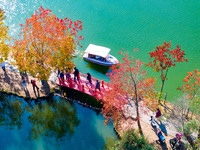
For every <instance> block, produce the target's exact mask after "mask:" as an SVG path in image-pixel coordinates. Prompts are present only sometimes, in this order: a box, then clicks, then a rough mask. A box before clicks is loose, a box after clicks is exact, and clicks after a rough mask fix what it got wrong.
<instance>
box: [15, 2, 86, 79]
mask: <svg viewBox="0 0 200 150" xmlns="http://www.w3.org/2000/svg"><path fill="white" fill-rule="evenodd" d="M81 23H82V22H81V21H77V22H74V21H71V19H68V18H64V19H59V18H58V17H56V15H54V14H53V13H52V11H51V10H49V9H44V8H42V6H41V7H40V8H39V9H38V11H35V14H33V15H31V18H29V19H26V24H25V25H22V24H21V27H22V28H21V31H22V32H21V33H20V38H18V39H15V40H14V58H15V60H16V61H17V62H18V66H21V67H22V68H24V69H25V70H27V72H29V73H33V72H34V73H35V72H36V73H38V74H39V76H40V77H41V78H45V79H47V78H48V76H49V74H50V73H51V70H56V69H60V70H62V71H67V70H68V68H72V67H73V66H74V65H73V62H72V57H73V54H74V51H75V46H77V45H79V40H83V39H84V38H83V36H78V32H79V31H80V30H81V29H82V25H81ZM70 30H72V31H71V33H70ZM77 36H78V37H79V38H77ZM19 56H23V57H19ZM24 62H26V66H27V67H26V68H25V66H24V65H21V64H22V63H24Z"/></svg>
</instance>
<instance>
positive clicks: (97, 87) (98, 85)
mask: <svg viewBox="0 0 200 150" xmlns="http://www.w3.org/2000/svg"><path fill="white" fill-rule="evenodd" d="M96 89H98V90H99V91H101V89H100V82H99V81H98V80H96V87H95V90H96Z"/></svg>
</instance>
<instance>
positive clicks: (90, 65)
mask: <svg viewBox="0 0 200 150" xmlns="http://www.w3.org/2000/svg"><path fill="white" fill-rule="evenodd" d="M86 67H87V68H90V69H92V70H96V71H98V72H100V73H102V74H106V73H107V72H108V70H109V67H108V66H101V65H98V64H94V63H90V62H87V65H86Z"/></svg>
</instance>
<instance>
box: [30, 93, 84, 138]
mask: <svg viewBox="0 0 200 150" xmlns="http://www.w3.org/2000/svg"><path fill="white" fill-rule="evenodd" d="M47 101H48V102H47ZM47 101H45V102H42V103H39V104H36V105H35V106H34V107H32V108H31V107H28V109H27V110H28V112H30V116H29V118H28V119H29V121H30V123H31V124H32V128H31V137H32V138H34V139H37V138H40V137H42V136H55V137H56V138H62V137H63V136H68V137H70V136H72V135H73V133H74V131H75V127H77V126H78V125H79V122H80V121H79V119H78V117H77V113H76V108H75V107H73V105H72V104H70V103H69V102H66V101H65V100H64V99H57V98H56V97H53V99H49V100H47Z"/></svg>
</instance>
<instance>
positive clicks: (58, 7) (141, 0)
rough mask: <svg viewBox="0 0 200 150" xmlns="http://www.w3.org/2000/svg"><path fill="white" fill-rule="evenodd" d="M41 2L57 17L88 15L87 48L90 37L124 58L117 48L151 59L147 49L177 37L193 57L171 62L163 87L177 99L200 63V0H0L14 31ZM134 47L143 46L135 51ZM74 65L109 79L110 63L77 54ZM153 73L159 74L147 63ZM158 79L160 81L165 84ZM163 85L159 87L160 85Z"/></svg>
mask: <svg viewBox="0 0 200 150" xmlns="http://www.w3.org/2000/svg"><path fill="white" fill-rule="evenodd" d="M39 6H43V7H44V8H48V9H51V10H52V11H53V13H54V14H56V15H57V16H58V17H62V18H64V17H68V18H71V19H72V20H77V19H78V20H81V21H83V31H82V32H81V34H82V35H83V36H84V37H85V40H84V41H82V42H81V44H82V46H83V48H78V49H79V50H81V51H84V50H85V49H86V48H87V46H88V45H89V44H90V43H93V44H96V45H101V46H105V47H109V48H111V54H113V55H114V56H116V57H117V58H118V59H119V60H121V56H120V55H119V54H118V53H119V51H121V49H122V48H125V49H126V50H127V51H129V52H130V54H132V55H134V56H135V57H136V58H140V59H141V60H142V61H144V62H148V59H149V55H148V53H147V52H149V51H152V50H153V49H154V48H155V46H158V45H160V44H162V43H163V41H166V42H169V41H172V45H173V46H174V47H175V46H176V45H177V44H179V45H180V46H181V48H182V49H183V50H185V53H186V55H185V58H187V59H188V60H189V62H184V63H180V64H177V65H176V66H175V67H173V68H170V70H169V73H168V80H167V81H166V84H165V87H164V92H166V93H167V94H168V100H169V101H171V102H172V101H174V100H175V98H176V97H177V96H178V95H179V94H180V92H178V91H177V90H176V88H177V87H178V86H181V84H182V80H183V79H184V77H185V76H186V75H187V74H186V73H187V72H190V71H193V70H195V69H199V68H200V67H199V66H200V38H199V37H200V1H199V0H126V1H125V0H89V1H88V0H59V1H58V0H35V1H32V0H6V1H4V0H0V7H1V8H3V9H4V10H5V11H6V15H7V20H6V23H7V25H8V26H9V27H10V31H9V34H10V35H13V36H16V35H17V34H18V33H19V25H18V24H19V23H24V22H25V18H29V17H30V15H31V14H32V13H34V10H36V9H38V8H39ZM133 47H136V48H138V49H140V52H137V53H133V52H132V50H133ZM75 65H76V66H77V68H78V69H79V70H80V71H81V72H82V73H87V72H90V73H91V75H92V76H94V77H96V78H99V79H102V80H105V81H109V79H108V77H106V75H105V73H106V72H107V71H108V68H105V67H100V66H97V65H93V64H90V63H88V62H85V61H83V60H82V58H77V59H75ZM147 70H148V72H149V73H148V75H149V76H155V77H158V78H159V74H158V73H156V72H153V71H152V69H147ZM160 83H161V82H160V80H158V85H159V84H160ZM158 90H159V88H158Z"/></svg>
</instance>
